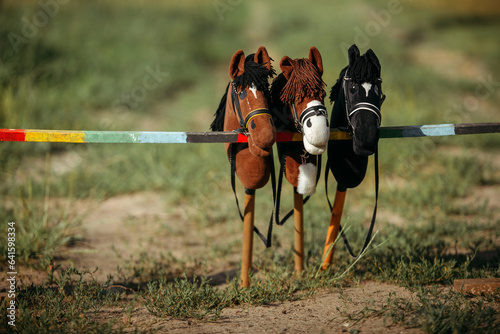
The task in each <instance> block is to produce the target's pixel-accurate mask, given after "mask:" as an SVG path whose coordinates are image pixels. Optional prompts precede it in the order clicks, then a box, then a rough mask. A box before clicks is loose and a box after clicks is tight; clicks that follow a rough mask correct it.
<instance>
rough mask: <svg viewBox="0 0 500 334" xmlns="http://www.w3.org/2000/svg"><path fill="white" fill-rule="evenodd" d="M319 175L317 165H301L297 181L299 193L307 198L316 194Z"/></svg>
mask: <svg viewBox="0 0 500 334" xmlns="http://www.w3.org/2000/svg"><path fill="white" fill-rule="evenodd" d="M317 173H318V167H317V166H316V165H315V164H312V163H307V164H301V165H300V166H299V176H298V180H297V193H299V194H302V195H307V196H309V195H312V194H314V193H315V192H316V175H317Z"/></svg>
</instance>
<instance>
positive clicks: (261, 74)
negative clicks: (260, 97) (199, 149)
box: [210, 53, 276, 131]
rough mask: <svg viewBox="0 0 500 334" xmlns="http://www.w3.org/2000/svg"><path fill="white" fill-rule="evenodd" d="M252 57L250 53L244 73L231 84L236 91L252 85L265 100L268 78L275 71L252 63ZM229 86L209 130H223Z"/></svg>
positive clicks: (267, 96)
mask: <svg viewBox="0 0 500 334" xmlns="http://www.w3.org/2000/svg"><path fill="white" fill-rule="evenodd" d="M254 55H255V54H254V53H252V54H251V55H248V56H247V57H246V58H245V72H243V74H241V75H238V76H237V77H236V78H234V80H233V83H234V85H235V86H236V89H238V90H239V89H241V88H246V87H248V86H250V85H252V83H253V84H254V85H255V87H256V88H257V90H258V91H261V92H263V93H264V95H265V96H266V98H269V81H268V78H272V77H273V76H274V75H275V74H276V71H275V70H274V69H273V67H272V66H271V69H270V70H268V69H267V67H265V66H264V65H265V64H259V63H256V62H254V60H253V59H254ZM271 60H272V59H271ZM229 85H231V82H230V83H229V84H228V85H227V87H226V90H225V93H224V96H222V99H221V101H220V103H219V107H218V108H217V111H216V112H215V114H214V116H215V119H214V121H213V122H212V124H210V130H212V131H223V130H224V118H225V116H226V102H227V92H228V89H229Z"/></svg>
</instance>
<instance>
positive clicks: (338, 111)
mask: <svg viewBox="0 0 500 334" xmlns="http://www.w3.org/2000/svg"><path fill="white" fill-rule="evenodd" d="M348 58H349V65H347V66H346V67H345V68H344V69H343V70H342V71H341V72H340V76H339V78H338V79H337V83H336V84H335V85H334V86H333V87H332V90H331V94H330V100H331V101H335V103H334V105H333V109H332V115H331V121H330V126H331V127H332V128H339V129H344V130H347V131H348V132H349V134H350V135H351V139H350V140H332V141H330V142H329V143H328V163H327V167H326V168H327V170H326V172H325V187H326V186H327V182H328V180H327V178H328V173H329V171H330V170H331V171H332V173H333V175H334V176H335V179H336V181H337V192H336V195H335V201H334V205H333V208H332V207H331V205H330V209H331V210H332V215H331V220H330V226H329V229H328V234H327V238H326V244H325V250H324V253H323V266H322V268H323V269H327V268H328V267H329V266H330V264H331V261H332V258H333V253H334V249H333V243H334V241H335V239H336V238H337V235H338V233H339V231H340V232H341V233H342V229H341V227H340V220H341V218H342V210H343V207H344V202H345V195H346V191H347V189H348V188H355V187H357V186H358V185H359V184H360V183H361V182H362V181H363V179H364V177H365V174H366V168H367V166H368V156H370V155H372V154H374V153H375V169H376V170H375V180H376V182H375V183H376V186H375V187H376V194H377V195H378V157H377V144H378V140H379V129H380V123H381V118H382V115H381V113H380V107H381V105H382V103H383V102H384V100H385V95H384V94H383V93H382V79H381V77H380V72H381V67H380V62H379V60H378V58H377V56H376V55H375V53H374V52H373V51H372V50H371V49H370V50H368V51H367V52H366V53H365V54H364V55H360V52H359V49H358V47H357V46H356V45H352V46H351V47H350V48H349V50H348ZM377 195H376V196H377ZM375 203H376V202H375ZM376 209H377V204H375V209H374V212H373V218H372V223H371V226H370V229H369V231H368V234H367V238H366V241H365V245H364V246H363V250H362V251H361V253H362V252H363V251H364V249H365V248H366V246H367V245H368V243H369V240H370V238H371V233H372V231H373V226H374V222H375V217H376ZM342 236H343V237H344V241H345V243H346V247H347V249H348V251H349V253H350V254H351V255H352V256H354V254H353V252H352V250H351V248H350V246H349V243H348V242H347V239H345V236H344V234H343V233H342ZM354 257H356V256H354Z"/></svg>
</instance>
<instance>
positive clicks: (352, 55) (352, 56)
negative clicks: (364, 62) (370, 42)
mask: <svg viewBox="0 0 500 334" xmlns="http://www.w3.org/2000/svg"><path fill="white" fill-rule="evenodd" d="M347 55H348V57H349V66H352V64H354V62H355V61H356V59H358V57H359V49H358V47H357V46H356V44H353V45H351V47H350V48H349V50H348V51H347Z"/></svg>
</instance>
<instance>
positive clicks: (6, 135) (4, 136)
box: [0, 129, 26, 141]
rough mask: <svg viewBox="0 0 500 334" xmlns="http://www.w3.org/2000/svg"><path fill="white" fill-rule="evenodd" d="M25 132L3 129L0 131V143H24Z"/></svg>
mask: <svg viewBox="0 0 500 334" xmlns="http://www.w3.org/2000/svg"><path fill="white" fill-rule="evenodd" d="M24 138H26V131H25V130H17V129H5V130H2V131H0V141H24Z"/></svg>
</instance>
